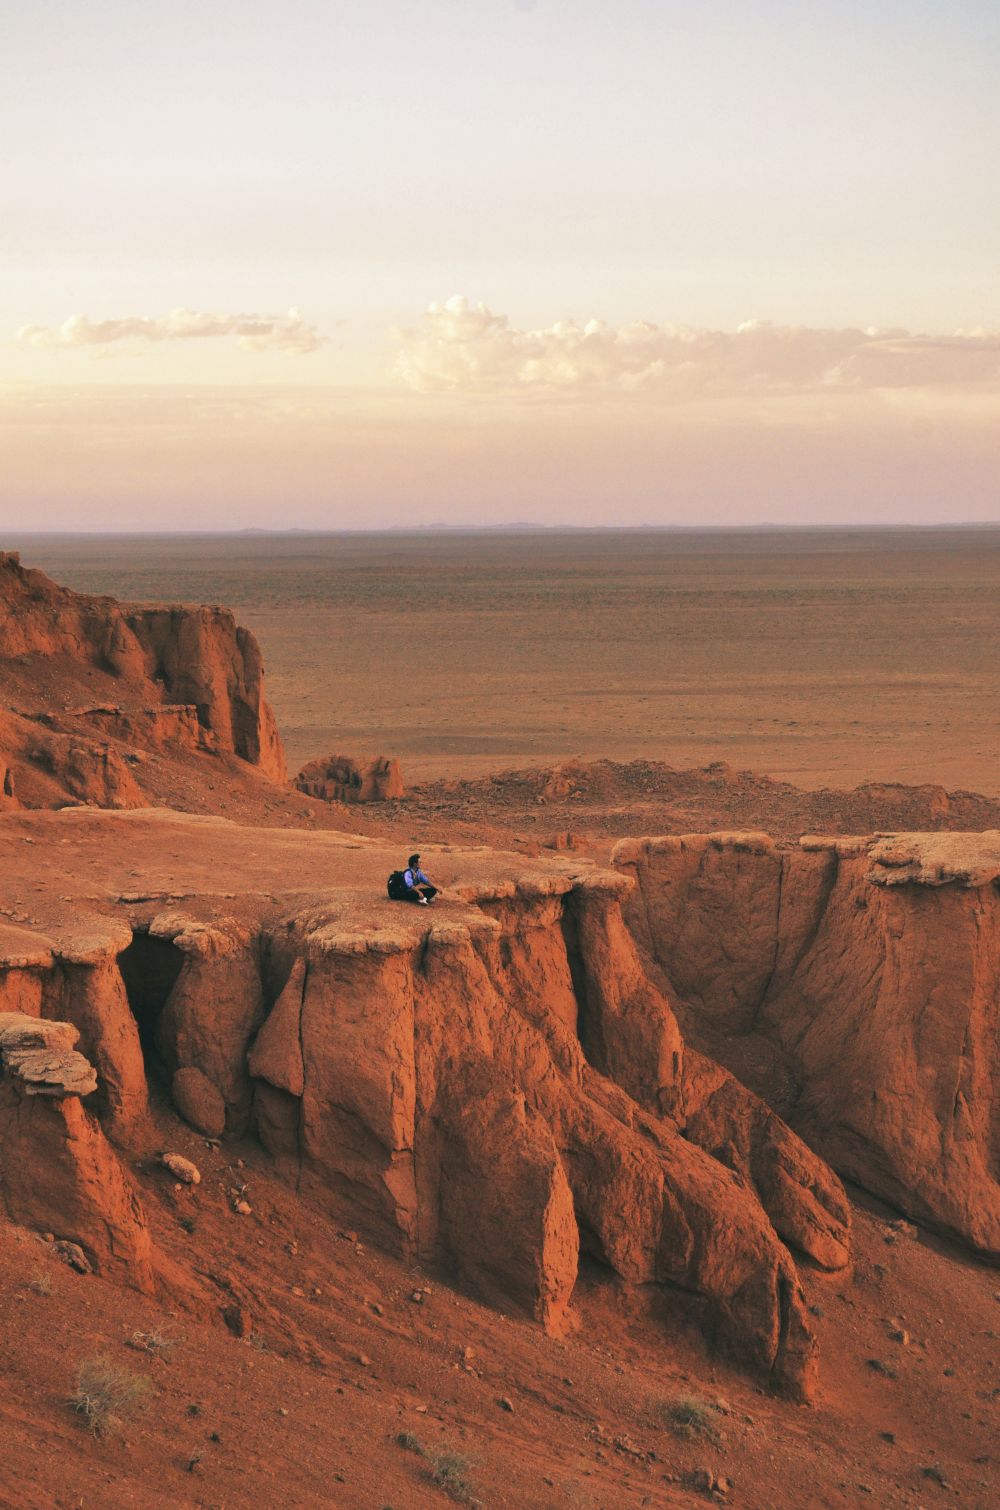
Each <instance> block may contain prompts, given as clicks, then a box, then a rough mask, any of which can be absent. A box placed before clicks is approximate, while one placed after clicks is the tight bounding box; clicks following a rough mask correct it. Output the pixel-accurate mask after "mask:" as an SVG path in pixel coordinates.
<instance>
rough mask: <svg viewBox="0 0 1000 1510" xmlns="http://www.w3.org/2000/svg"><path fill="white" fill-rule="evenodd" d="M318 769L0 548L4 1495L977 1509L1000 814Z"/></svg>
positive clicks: (201, 612)
mask: <svg viewBox="0 0 1000 1510" xmlns="http://www.w3.org/2000/svg"><path fill="white" fill-rule="evenodd" d="M315 760H316V769H317V770H319V771H323V772H328V771H330V770H333V771H334V772H335V774H336V777H337V779H336V780H334V779H333V777H329V779H328V778H327V776H324V777H323V780H322V781H320V780H319V779H318V778H317V780H316V781H312V782H305V783H304V785H305V787H306V789H305V790H302V789H299V787H296V786H295V785H293V784H291V783H290V782H289V780H288V766H287V762H286V759H285V754H284V749H283V745H282V740H281V736H280V733H279V730H278V726H277V722H276V720H275V717H274V714H273V712H272V710H271V707H270V704H269V702H268V700H267V698H266V696H265V689H264V668H263V661H262V657H261V654H260V650H259V648H258V646H257V644H256V641H255V640H254V637H253V636H252V635H251V634H250V633H249V632H248V631H247V630H245V629H243V628H241V627H239V626H238V625H237V624H236V622H235V620H234V619H233V617H232V615H231V614H229V613H227V612H226V611H225V610H223V609H218V608H191V607H178V606H172V605H167V606H149V605H142V606H139V605H129V604H125V603H119V602H117V601H116V600H115V599H112V598H109V597H107V596H89V595H85V594H78V593H75V592H72V591H70V590H69V589H66V588H61V587H59V586H57V585H56V584H55V583H53V582H51V581H50V580H49V579H48V578H46V577H45V576H43V575H42V574H41V573H39V572H35V571H30V570H27V569H26V568H24V567H23V566H22V565H21V562H20V560H19V559H18V558H17V556H15V555H12V554H8V555H6V556H0V864H2V870H0V875H2V878H3V879H2V885H0V1251H2V1264H0V1315H2V1323H3V1324H2V1327H0V1368H2V1377H3V1384H4V1387H3V1390H2V1391H0V1428H2V1431H3V1439H4V1474H3V1476H2V1483H0V1504H4V1505H8V1504H9V1505H11V1506H14V1505H17V1506H19V1507H20V1506H39V1507H42V1506H60V1507H63V1506H65V1507H67V1510H68V1507H71V1506H73V1507H75V1506H81V1505H86V1506H109V1507H110V1506H118V1505H125V1504H130V1505H141V1506H146V1505H148V1506H161V1505H162V1506H167V1505H170V1506H179V1505H192V1506H196V1505H197V1506H219V1507H221V1506H230V1507H232V1506H243V1505H247V1506H249V1505H256V1504H259V1503H260V1502H261V1500H262V1499H267V1500H270V1501H271V1502H272V1503H275V1504H279V1505H282V1506H285V1505H289V1506H298V1505H301V1506H312V1505H316V1506H319V1505H335V1506H349V1507H355V1506H356V1507H374V1510H379V1507H381V1510H385V1507H388V1506H395V1507H396V1510H402V1507H409V1506H419V1505H434V1504H442V1503H447V1501H448V1499H449V1497H450V1499H451V1500H452V1501H456V1502H460V1503H465V1504H480V1505H482V1506H490V1507H492V1506H541V1507H548V1506H562V1505H566V1506H579V1507H608V1510H611V1507H616V1510H617V1507H619V1506H631V1505H636V1506H641V1505H650V1506H691V1505H697V1504H699V1503H715V1504H730V1505H744V1506H749V1507H756V1510H769V1507H775V1506H789V1507H791V1506H801V1505H810V1506H812V1505H816V1506H854V1505H859V1504H872V1505H880V1506H881V1505H884V1506H914V1507H916V1506H929V1505H932V1504H936V1503H939V1502H941V1503H949V1502H950V1503H956V1504H961V1505H967V1506H973V1507H983V1510H985V1507H987V1506H992V1505H995V1504H996V1503H997V1492H998V1491H997V1477H996V1469H997V1450H996V1441H997V1436H998V1431H997V1415H998V1410H1000V1378H998V1377H997V1364H998V1358H1000V1350H998V1347H997V1338H998V1333H1000V1276H998V1272H997V1268H996V1263H997V1259H998V1258H1000V1186H998V1173H1000V1115H998V1108H1000V1049H998V1043H1000V810H998V808H1000V805H998V804H997V803H996V802H995V800H994V799H991V798H989V797H986V796H979V795H977V794H975V793H972V792H968V791H948V790H945V789H944V788H943V787H939V786H936V785H927V786H916V787H906V786H899V785H895V784H886V783H882V784H880V785H877V786H876V785H872V784H869V785H867V786H866V787H864V788H861V789H853V790H849V789H844V790H834V789H823V790H814V791H812V792H803V791H800V790H798V789H797V788H795V787H793V786H791V785H790V784H788V783H784V782H778V781H773V780H768V779H767V778H763V777H756V776H753V775H752V774H751V773H749V772H745V771H736V770H733V769H732V768H731V767H729V766H727V765H724V764H720V763H713V764H710V765H709V766H708V767H705V768H702V769H700V770H695V771H691V770H683V769H675V768H673V767H670V766H668V765H666V764H662V763H657V762H649V761H644V760H640V761H630V762H619V763H613V762H610V761H604V760H595V761H583V760H572V761H560V762H557V763H556V764H554V765H549V766H544V767H525V768H518V769H511V770H509V771H506V772H501V771H494V772H493V773H492V774H490V775H486V776H475V775H468V776H461V777H457V776H455V777H449V778H448V779H447V780H445V779H440V780H437V781H424V782H422V783H420V784H418V785H417V786H416V787H412V788H409V787H407V788H405V789H404V788H403V783H402V780H401V778H400V777H399V775H398V772H396V771H395V770H393V777H392V785H391V788H390V786H389V785H388V784H387V783H386V782H384V781H383V782H381V784H379V783H378V782H375V780H374V778H372V780H371V782H370V783H369V786H368V787H364V785H363V781H362V778H361V777H360V776H359V777H358V779H357V780H356V781H355V780H354V775H353V773H354V772H355V771H359V770H360V769H361V768H360V767H358V766H351V765H349V764H347V763H345V762H346V761H347V757H336V759H335V760H334V761H333V762H332V763H331V757H329V756H328V755H327V754H326V753H324V752H322V751H319V752H316V756H315ZM365 769H366V770H368V769H370V770H373V771H377V772H378V773H380V774H381V773H384V772H385V771H387V770H388V766H383V765H378V766H371V767H366V768H365ZM345 770H346V771H347V772H348V776H349V777H350V779H347V778H343V779H342V772H343V771H345ZM390 790H391V791H392V792H394V793H396V794H397V795H394V796H390V795H388V793H389V792H390ZM362 791H363V793H364V795H363V796H362V797H361V800H360V801H359V795H360V794H361V793H362ZM369 796H370V797H371V799H372V800H370V801H369V800H367V799H368V797H369ZM341 798H344V799H346V800H341ZM529 819H530V820H533V821H529ZM414 845H418V846H419V847H420V850H421V854H422V863H423V866H424V868H425V869H426V870H427V871H428V872H429V873H430V874H431V876H432V877H433V879H434V881H435V884H436V885H438V886H439V887H440V894H439V896H438V897H437V898H436V899H435V900H434V901H433V902H432V903H431V904H430V905H429V906H426V907H425V906H420V907H416V906H410V905H406V904H401V903H397V902H391V901H390V900H389V899H388V897H387V895H386V885H385V883H386V877H387V875H388V873H389V872H390V871H391V870H393V869H396V868H398V866H399V865H400V864H401V863H402V862H403V861H404V860H405V858H406V854H407V852H408V851H409V850H410V849H411V848H413V847H414ZM95 1368H96V1369H98V1370H103V1371H104V1375H105V1378H107V1376H108V1375H110V1376H111V1378H112V1381H117V1386H116V1387H118V1388H119V1389H120V1388H121V1386H122V1382H123V1381H124V1384H125V1386H128V1387H129V1388H131V1387H133V1386H135V1387H137V1388H139V1389H141V1390H142V1391H143V1392H144V1398H143V1399H142V1400H141V1401H139V1400H137V1401H136V1402H134V1404H133V1405H132V1406H131V1407H130V1404H129V1402H128V1401H125V1400H122V1401H120V1402H119V1403H118V1404H117V1405H116V1404H115V1401H114V1400H111V1402H110V1404H107V1402H106V1408H105V1409H104V1410H103V1413H102V1412H101V1411H99V1410H97V1409H95V1408H94V1406H93V1402H94V1398H95V1394H94V1388H95V1387H94V1386H93V1384H92V1380H93V1376H94V1371H95ZM88 1381H91V1383H90V1393H89V1394H88V1393H87V1386H88ZM84 1396H86V1399H84ZM71 1402H75V1405H76V1407H77V1408H76V1409H74V1408H72V1403H71ZM88 1402H89V1405H88ZM88 1410H89V1414H88ZM115 1416H117V1417H118V1419H117V1420H116V1419H114V1417H115ZM88 1425H89V1426H90V1428H91V1429H90V1430H88Z"/></svg>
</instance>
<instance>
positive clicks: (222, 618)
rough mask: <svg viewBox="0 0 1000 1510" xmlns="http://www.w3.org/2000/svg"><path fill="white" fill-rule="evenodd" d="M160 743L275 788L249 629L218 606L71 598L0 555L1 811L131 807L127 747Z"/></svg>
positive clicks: (277, 750)
mask: <svg viewBox="0 0 1000 1510" xmlns="http://www.w3.org/2000/svg"><path fill="white" fill-rule="evenodd" d="M4 709H6V711H4ZM95 735H97V736H103V737H102V738H98V739H95V737H94V736H95ZM170 744H173V745H174V746H176V747H177V748H178V749H184V750H188V751H196V752H215V753H227V754H231V755H234V756H236V757H238V758H239V759H240V760H242V761H245V762H247V763H248V764H250V765H252V766H254V767H256V768H257V769H258V770H259V771H260V772H261V773H262V774H263V775H264V776H267V777H269V778H271V779H272V780H274V781H281V782H283V781H285V779H286V776H287V772H286V769H285V758H284V752H283V750H282V746H281V740H280V737H279V735H278V731H277V726H276V724H275V720H274V715H273V714H272V712H271V709H270V707H269V706H268V703H267V701H266V699H265V697H264V685H263V670H262V663H261V655H260V650H259V648H258V645H257V642H256V640H255V639H254V637H253V635H252V634H250V633H249V631H247V630H245V629H242V628H240V627H239V626H238V625H237V624H236V622H235V620H234V618H233V616H232V614H231V613H229V612H228V611H227V610H226V609H222V608H210V607H140V606H136V605H130V604H124V603H118V602H116V601H115V599H113V598H107V597H93V596H88V595H85V594H81V593H75V592H71V591H70V590H69V589H67V588H63V587H59V586H58V585H57V584H56V583H54V582H52V581H50V579H49V578H48V577H46V576H45V575H44V573H42V572H39V571H31V570H28V569H26V568H25V567H23V566H22V565H21V563H20V560H19V557H18V556H17V555H16V554H15V553H0V806H6V807H11V806H15V805H16V804H17V803H18V802H19V801H23V802H25V803H26V804H27V805H29V806H37V805H46V804H47V802H51V803H52V804H55V803H56V802H57V801H58V799H59V798H60V797H61V798H62V800H66V799H67V798H68V799H70V800H78V801H89V802H94V803H97V804H98V805H102V806H118V807H128V806H136V805H138V804H139V803H140V802H141V801H142V800H143V799H142V794H141V779H140V778H138V777H137V774H136V772H135V770H134V769H130V768H129V755H130V753H131V751H132V750H134V749H135V748H139V749H140V750H142V749H162V748H164V746H165V745H166V746H169V745H170Z"/></svg>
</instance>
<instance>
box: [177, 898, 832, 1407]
mask: <svg viewBox="0 0 1000 1510" xmlns="http://www.w3.org/2000/svg"><path fill="white" fill-rule="evenodd" d="M621 889H622V883H621V881H620V880H618V879H617V878H616V877H614V876H613V875H610V874H608V873H605V874H604V875H603V876H600V875H597V876H591V877H590V878H585V879H582V880H580V881H579V882H576V883H574V882H573V881H572V880H571V879H569V878H568V877H566V876H555V877H546V878H545V879H544V881H539V880H538V879H534V880H531V881H529V882H526V883H524V884H523V885H522V886H521V887H520V888H515V887H514V886H513V885H509V886H508V888H507V894H501V895H499V896H498V895H495V894H484V895H479V896H477V897H475V898H474V900H475V901H476V903H477V905H476V906H475V907H466V908H463V909H462V911H461V915H460V916H459V918H457V919H455V918H453V919H449V920H448V921H444V920H442V921H441V922H435V923H433V924H432V923H430V922H426V923H424V922H423V921H421V924H420V925H417V924H412V925H411V924H410V923H409V922H406V923H401V924H400V927H399V928H398V929H387V928H385V927H381V928H370V927H369V928H366V929H363V928H358V927H356V926H354V927H352V926H345V923H344V921H343V920H342V918H341V917H340V916H339V909H338V908H337V907H336V906H334V907H325V908H324V907H322V906H320V907H317V908H314V909H312V910H309V909H307V910H306V911H305V912H297V913H293V914H291V915H289V916H287V917H286V918H284V919H281V920H276V921H275V922H274V923H272V924H270V925H269V926H268V927H267V928H266V930H265V932H264V933H263V935H257V936H254V935H253V934H252V933H251V932H250V931H249V930H247V929H245V928H242V927H240V926H238V925H236V924H235V923H233V922H232V921H229V922H214V923H208V922H206V921H205V920H204V919H203V918H202V919H196V918H194V917H189V916H188V917H186V916H184V915H183V914H181V913H179V912H176V911H175V912H171V911H167V912H165V913H163V914H159V915H157V916H155V917H154V918H153V919H152V921H151V923H150V926H149V938H150V939H151V940H157V939H159V940H162V941H169V943H170V945H171V946H172V947H173V948H174V949H175V950H177V951H179V956H180V958H181V960H182V963H181V964H180V968H179V972H178V973H177V975H176V978H175V980H174V982H173V984H172V985H171V986H170V988H169V990H168V991H167V993H166V996H165V1000H164V1002H163V1005H162V1008H161V1011H160V1014H159V1018H158V1023H157V1027H156V1040H157V1046H158V1053H159V1055H160V1057H161V1059H162V1062H163V1063H164V1064H165V1066H166V1067H167V1070H168V1072H172V1074H173V1084H174V1086H177V1085H178V1082H179V1081H180V1083H181V1085H182V1086H184V1087H185V1088H186V1085H187V1079H188V1078H190V1074H189V1072H190V1070H191V1069H195V1071H196V1073H197V1074H198V1076H199V1077H200V1081H199V1088H200V1089H201V1090H202V1091H204V1090H205V1086H204V1085H202V1084H201V1083H200V1082H201V1081H204V1082H207V1084H208V1086H209V1087H210V1088H211V1090H214V1092H215V1096H216V1097H217V1098H218V1104H219V1105H220V1106H222V1107H224V1114H225V1119H226V1125H227V1127H228V1129H229V1130H230V1131H232V1132H240V1131H243V1130H245V1129H246V1128H247V1127H248V1126H254V1127H256V1129H257V1131H258V1132H259V1134H260V1136H261V1138H262V1140H263V1141H264V1143H265V1145H266V1146H267V1147H268V1148H269V1149H270V1150H271V1151H272V1153H273V1154H274V1156H275V1158H276V1160H277V1161H278V1164H279V1166H280V1167H284V1168H285V1169H287V1171H288V1173H289V1176H290V1177H292V1178H294V1179H295V1181H296V1183H297V1185H298V1187H299V1189H300V1190H301V1191H302V1192H303V1193H304V1194H305V1195H306V1196H307V1197H308V1198H310V1199H312V1200H314V1201H316V1202H318V1203H329V1202H330V1201H331V1199H332V1200H333V1202H334V1204H335V1206H336V1210H337V1211H338V1213H339V1214H341V1215H342V1214H343V1212H344V1210H345V1209H350V1210H351V1211H352V1219H353V1220H356V1221H357V1222H358V1224H359V1225H363V1226H364V1227H365V1228H366V1230H367V1231H368V1232H369V1233H370V1235H372V1236H373V1237H374V1238H375V1239H376V1240H378V1241H379V1242H381V1243H382V1244H384V1245H386V1246H389V1247H391V1248H393V1249H394V1250H396V1251H400V1252H410V1253H416V1254H419V1255H421V1256H422V1257H423V1258H425V1259H433V1260H437V1261H443V1262H445V1263H446V1264H448V1265H449V1266H451V1267H452V1268H453V1269H454V1270H455V1271H456V1272H457V1273H458V1274H459V1275H460V1276H462V1277H463V1278H465V1279H466V1281H467V1282H468V1283H469V1284H470V1285H472V1286H473V1287H474V1288H475V1289H476V1290H477V1292H478V1293H480V1294H482V1295H484V1296H485V1297H487V1298H490V1299H494V1300H497V1301H502V1302H503V1303H504V1304H511V1303H513V1304H517V1305H519V1306H521V1307H522V1308H523V1309H525V1310H526V1311H528V1312H529V1313H530V1314H532V1315H534V1316H535V1317H536V1318H537V1319H538V1320H539V1321H541V1322H542V1323H543V1324H545V1325H547V1326H550V1327H553V1328H556V1329H558V1328H559V1327H560V1325H561V1323H562V1319H563V1317H564V1315H565V1312H566V1309H567V1306H568V1304H569V1302H570V1298H571V1295H572V1292H573V1288H574V1285H575V1282H576V1277H577V1267H578V1258H579V1251H580V1245H581V1241H582V1242H583V1244H584V1246H585V1247H586V1248H588V1249H589V1250H590V1251H591V1252H592V1253H593V1254H594V1255H595V1256H596V1257H598V1258H599V1259H600V1260H601V1261H602V1262H604V1263H606V1264H608V1265H609V1266H610V1267H611V1268H612V1269H613V1270H615V1271H616V1272H617V1273H618V1274H619V1275H621V1276H622V1278H623V1279H625V1280H626V1281H628V1282H631V1283H633V1284H638V1285H657V1284H662V1285H668V1286H671V1287H676V1288H678V1289H681V1290H683V1291H686V1292H692V1293H694V1294H695V1295H698V1296H700V1297H701V1298H702V1303H703V1305H704V1306H705V1307H706V1315H707V1319H708V1324H709V1325H710V1326H711V1328H712V1330H713V1331H714V1332H715V1334H716V1335H717V1336H718V1338H719V1339H720V1341H721V1342H723V1343H724V1344H725V1345H727V1346H728V1347H730V1348H732V1349H734V1350H735V1351H737V1352H739V1353H741V1354H742V1355H743V1356H744V1357H746V1358H748V1359H749V1360H750V1361H751V1362H752V1363H753V1364H754V1365H756V1366H757V1367H758V1368H760V1369H761V1370H762V1371H763V1372H764V1373H765V1374H766V1375H767V1376H768V1377H769V1378H771V1379H772V1380H773V1381H774V1382H775V1383H776V1384H778V1385H780V1386H782V1387H784V1388H788V1389H790V1390H792V1391H793V1392H796V1393H799V1394H803V1395H808V1393H809V1391H810V1389H811V1386H812V1380H813V1373H814V1368H815V1359H814V1344H813V1340H812V1336H811V1332H810V1327H809V1320H808V1316H807V1313H806V1311H805V1308H804V1305H803V1303H802V1299H801V1292H800V1289H799V1284H798V1279H797V1276H796V1270H795V1264H794V1262H793V1260H792V1257H791V1255H790V1253H789V1251H788V1247H787V1246H786V1244H790V1245H792V1246H793V1247H794V1248H795V1249H796V1250H798V1251H800V1252H801V1253H804V1254H806V1255H808V1256H809V1257H811V1258H812V1259H813V1260H814V1261H815V1262H817V1263H819V1264H821V1265H823V1266H824V1267H828V1268H838V1267H841V1266H842V1265H844V1264H845V1263H846V1262H847V1260H848V1256H849V1212H848V1206H847V1203H846V1200H845V1198H844V1195H843V1192H842V1190H841V1188H840V1185H839V1182H838V1181H837V1180H836V1178H835V1177H834V1176H832V1175H831V1174H830V1173H829V1171H828V1170H827V1169H826V1168H825V1167H824V1166H823V1164H822V1163H821V1162H820V1160H818V1159H817V1158H816V1157H815V1156H814V1155H812V1154H810V1153H809V1152H808V1150H807V1149H806V1148H805V1147H804V1145H803V1144H802V1143H800V1141H799V1139H798V1138H797V1137H796V1136H795V1135H794V1134H793V1133H791V1132H790V1131H789V1130H788V1129H787V1128H786V1127H784V1126H783V1124H782V1123H780V1122H779V1121H778V1119H777V1118H776V1117H775V1116H774V1115H773V1113H771V1112H770V1111H769V1110H768V1108H767V1107H766V1106H765V1105H764V1104H763V1103H762V1102H760V1101H759V1100H758V1099H757V1098H756V1097H754V1096H753V1095H751V1094H750V1093H749V1092H747V1091H746V1090H744V1089H743V1087H742V1086H739V1085H738V1084H737V1083H736V1082H735V1081H734V1080H733V1079H732V1077H731V1076H729V1075H728V1074H727V1073H726V1072H725V1071H724V1070H721V1069H719V1068H718V1067H717V1066H714V1065H712V1066H710V1065H707V1064H706V1062H705V1061H703V1060H702V1058H701V1056H699V1055H696V1054H695V1055H688V1054H687V1052H686V1051H685V1047H684V1044H683V1041H682V1039H681V1036H680V1033H679V1030H678V1028H677V1024H676V1022H675V1020H674V1017H673V1014H672V1013H671V1011H670V1008H669V1006H668V1004H667V1002H666V1000H665V999H664V997H663V996H662V995H661V993H660V992H659V991H658V990H657V989H656V988H655V987H654V986H652V985H651V984H650V982H649V980H648V979H647V978H646V976H645V975H644V973H643V971H642V969H641V967H640V965H639V963H638V960H637V958H636V955H635V950H634V947H633V945H632V941H631V938H630V936H629V935H628V933H627V931H626V930H625V928H624V925H623V924H622V921H621V916H620V911H619V892H620V891H621ZM147 947H148V946H147ZM269 1001H270V1002H273V1006H270V1007H269V1006H268V1002H269ZM185 1098H186V1089H185V1094H184V1095H182V1096H181V1097H179V1101H180V1105H181V1110H182V1111H185V1114H187V1115H189V1116H190V1115H191V1108H190V1107H189V1106H188V1105H187V1103H186V1099H185ZM193 1120H197V1119H196V1118H193ZM581 1234H582V1238H581Z"/></svg>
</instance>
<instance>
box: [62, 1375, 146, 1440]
mask: <svg viewBox="0 0 1000 1510" xmlns="http://www.w3.org/2000/svg"><path fill="white" fill-rule="evenodd" d="M148 1393H149V1380H148V1379H146V1378H144V1377H143V1375H142V1374H133V1373H130V1372H129V1370H128V1369H125V1368H119V1367H118V1365H117V1364H116V1363H114V1361H113V1360H112V1359H111V1358H108V1357H107V1356H106V1355H104V1354H102V1355H101V1356H100V1357H98V1358H87V1359H85V1360H84V1362H83V1363H81V1364H80V1367H79V1369H78V1370H77V1376H76V1389H75V1390H74V1392H73V1394H71V1395H70V1397H69V1399H68V1401H67V1402H66V1403H67V1404H68V1405H69V1407H70V1409H71V1410H74V1411H76V1413H77V1415H80V1416H83V1417H84V1418H85V1420H86V1422H87V1425H88V1427H89V1428H90V1430H91V1432H92V1433H93V1435H94V1436H95V1437H108V1436H113V1435H114V1434H115V1432H117V1431H120V1430H121V1426H122V1423H123V1422H124V1420H125V1419H126V1417H128V1416H130V1415H131V1414H132V1412H133V1411H134V1410H135V1408H136V1407H137V1406H138V1404H139V1402H140V1401H141V1400H142V1399H144V1398H145V1396H146V1395H147V1394H148Z"/></svg>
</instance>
